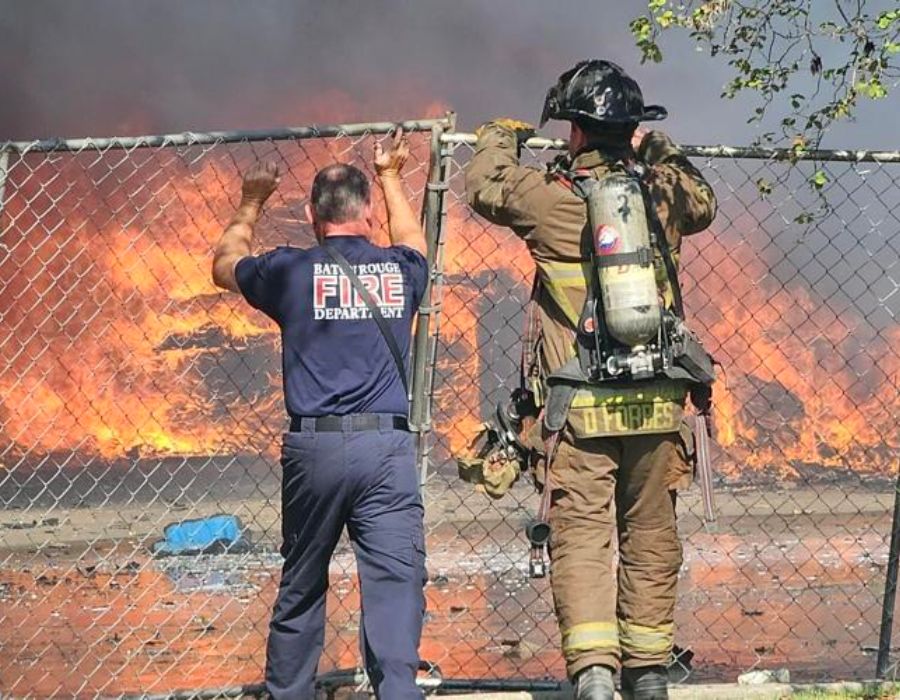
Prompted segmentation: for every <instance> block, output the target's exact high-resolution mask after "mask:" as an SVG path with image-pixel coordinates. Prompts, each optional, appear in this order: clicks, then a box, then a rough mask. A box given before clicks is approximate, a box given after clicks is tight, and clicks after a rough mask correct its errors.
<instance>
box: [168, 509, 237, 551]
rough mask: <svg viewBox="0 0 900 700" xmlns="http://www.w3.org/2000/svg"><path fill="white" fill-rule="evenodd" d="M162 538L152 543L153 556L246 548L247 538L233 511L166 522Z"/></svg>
mask: <svg viewBox="0 0 900 700" xmlns="http://www.w3.org/2000/svg"><path fill="white" fill-rule="evenodd" d="M163 535H164V536H165V537H164V539H161V540H157V541H156V542H154V543H153V553H154V554H155V555H157V556H169V555H176V554H206V553H212V552H239V551H246V550H247V549H248V547H249V541H248V539H247V536H246V533H245V531H244V526H243V525H242V524H241V521H240V519H239V518H238V517H237V516H234V515H211V516H209V517H206V518H197V519H195V520H182V521H181V522H178V523H170V524H169V525H166V527H165V529H164V530H163Z"/></svg>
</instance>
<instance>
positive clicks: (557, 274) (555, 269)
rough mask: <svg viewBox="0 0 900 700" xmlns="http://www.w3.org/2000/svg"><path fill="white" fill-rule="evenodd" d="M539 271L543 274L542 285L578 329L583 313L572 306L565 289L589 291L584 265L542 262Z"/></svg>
mask: <svg viewBox="0 0 900 700" xmlns="http://www.w3.org/2000/svg"><path fill="white" fill-rule="evenodd" d="M538 270H539V272H540V273H541V283H542V284H543V286H544V287H545V288H546V290H547V292H548V293H549V294H550V296H551V297H552V298H553V301H554V303H555V304H556V305H557V306H558V307H559V309H560V311H562V312H563V313H564V314H565V316H566V318H567V319H568V321H569V323H571V324H572V325H573V326H576V327H577V326H578V320H579V318H580V317H581V313H580V312H578V311H576V310H575V308H574V307H573V306H572V304H571V302H570V301H569V298H568V297H567V296H566V293H565V291H564V289H566V288H569V287H573V288H581V289H582V290H586V289H587V287H586V286H585V277H584V274H585V273H584V267H583V264H582V263H549V264H548V263H543V262H542V263H539V265H538ZM562 280H566V281H565V282H563V281H562Z"/></svg>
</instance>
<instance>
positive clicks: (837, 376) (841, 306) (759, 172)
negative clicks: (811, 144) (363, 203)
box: [428, 138, 900, 681]
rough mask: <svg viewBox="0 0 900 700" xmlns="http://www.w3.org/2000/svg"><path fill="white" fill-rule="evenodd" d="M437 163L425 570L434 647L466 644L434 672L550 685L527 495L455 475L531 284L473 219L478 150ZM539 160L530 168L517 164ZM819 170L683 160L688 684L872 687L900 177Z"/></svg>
mask: <svg viewBox="0 0 900 700" xmlns="http://www.w3.org/2000/svg"><path fill="white" fill-rule="evenodd" d="M447 149H448V153H449V154H450V163H449V167H448V174H447V177H448V181H449V191H450V195H449V201H448V204H447V221H446V233H445V237H446V242H445V244H446V255H445V259H446V264H445V278H444V279H445V284H444V289H443V291H442V300H443V301H442V307H443V308H442V316H441V321H440V328H441V331H440V338H439V341H438V342H439V346H440V347H439V352H438V358H439V359H438V364H437V368H436V384H435V398H436V403H435V408H434V424H435V426H436V430H437V436H436V439H435V440H434V442H433V445H432V448H431V455H430V456H431V461H432V463H433V465H436V466H434V467H432V472H431V476H430V481H429V484H428V494H429V496H430V504H431V507H430V509H429V513H430V516H431V518H433V519H434V520H435V521H436V522H435V523H434V524H433V525H432V527H433V533H434V536H433V539H434V542H433V543H431V546H430V550H429V556H430V561H431V564H430V566H431V569H432V572H433V573H438V574H439V575H441V576H442V578H441V581H444V580H445V579H446V580H447V581H449V583H445V590H446V592H445V593H440V590H441V589H440V588H438V590H436V591H435V592H434V594H433V595H434V597H439V596H441V595H443V596H444V597H447V598H448V600H447V602H446V603H444V604H443V606H442V607H438V608H437V610H436V612H435V613H433V619H432V620H431V622H430V626H429V629H430V633H431V634H432V635H442V636H443V637H444V638H445V639H447V640H449V639H451V638H455V639H457V640H459V641H457V642H456V643H455V644H454V645H452V646H449V647H448V648H449V650H448V651H447V652H445V653H444V655H443V656H442V657H440V656H439V657H438V658H437V661H438V663H440V664H442V666H448V667H449V668H452V669H457V668H458V669H459V672H460V673H463V674H466V675H472V676H475V677H482V676H485V675H487V676H489V677H496V678H508V677H520V676H525V677H529V678H542V677H551V678H561V677H563V676H564V666H563V663H562V660H561V658H560V654H559V651H558V649H559V638H558V631H557V628H556V624H555V620H554V616H553V610H552V602H551V597H550V591H549V590H548V584H547V582H546V580H530V579H529V578H528V577H527V559H528V554H527V543H526V540H525V537H524V533H523V527H524V524H525V523H526V522H527V521H528V520H529V517H530V514H533V513H534V512H536V510H537V497H536V495H535V494H534V493H533V489H532V487H531V484H530V479H522V480H520V482H519V483H518V484H517V485H516V486H514V488H513V490H512V491H511V493H510V494H508V495H507V496H506V497H505V498H504V499H503V500H500V501H496V502H494V501H490V500H489V499H488V498H487V497H485V496H483V495H480V494H476V493H474V492H471V490H470V491H466V489H465V488H463V489H461V488H460V484H459V482H458V481H457V477H456V473H455V472H456V470H455V465H454V464H453V461H452V459H451V457H452V455H454V454H458V453H459V452H460V450H462V449H463V448H464V446H465V445H466V443H467V442H468V441H469V440H470V439H471V437H472V436H473V434H474V432H475V431H476V430H477V429H478V426H479V424H480V422H481V421H482V420H485V419H487V418H489V416H490V412H491V411H492V410H493V407H495V406H496V405H497V403H498V402H501V401H505V400H508V396H509V390H511V389H512V388H514V387H515V386H517V384H518V374H517V372H518V364H519V359H520V344H519V338H520V335H521V332H522V327H523V308H524V306H525V304H526V302H527V300H528V297H529V291H530V286H531V278H532V274H533V265H532V262H531V260H530V257H529V255H528V253H527V250H526V248H525V246H524V244H523V243H522V242H521V241H518V240H517V239H516V237H515V236H514V235H513V233H512V232H511V231H509V230H507V229H503V228H499V227H494V226H491V225H489V224H488V223H487V222H486V221H484V220H483V219H481V218H479V217H477V216H476V215H474V214H473V213H472V212H471V211H470V210H469V209H468V207H467V206H466V204H465V193H464V182H463V180H464V178H463V170H464V167H465V164H466V162H467V161H468V159H469V157H470V156H471V153H472V145H471V140H468V141H466V140H465V139H463V138H460V139H458V140H453V141H452V142H449V143H448V144H447ZM705 150H709V149H702V148H697V149H693V150H692V151H690V152H691V153H692V154H694V155H695V156H696V155H697V154H701V153H703V152H704V151H705ZM550 155H554V154H551V153H547V152H545V151H537V152H535V151H534V150H530V149H528V148H525V149H523V153H522V162H523V163H526V164H535V165H538V166H541V165H542V163H543V162H545V161H546V160H547V159H548V157H549V156H550ZM763 155H765V154H763ZM772 155H774V154H770V156H772ZM824 155H825V158H824V159H823V160H820V161H818V162H800V163H798V164H797V165H796V167H791V166H790V165H789V164H788V163H785V162H783V161H779V160H777V159H775V158H774V157H769V158H765V157H763V158H738V157H727V156H724V157H721V156H720V157H695V162H696V163H697V165H698V166H700V167H701V168H702V170H703V172H704V173H705V174H706V175H707V177H708V179H709V180H710V182H711V184H712V185H713V188H714V190H715V191H716V193H717V196H718V199H719V213H718V216H717V218H716V220H715V222H714V224H713V225H712V227H711V228H710V230H708V231H707V232H704V233H701V234H698V235H696V236H692V237H690V238H688V239H686V240H685V242H684V245H683V254H682V262H683V274H682V275H681V278H682V283H683V286H684V292H685V303H686V307H687V311H688V316H689V322H690V324H691V326H692V327H694V328H696V330H697V331H698V332H699V333H700V335H701V337H702V339H703V342H704V344H705V345H706V346H707V347H708V348H709V349H710V350H711V351H712V352H713V354H714V355H715V356H716V357H717V359H718V360H719V361H720V362H721V363H722V367H721V370H722V371H721V378H720V380H719V381H718V382H717V386H716V390H715V391H716V398H715V400H716V415H715V419H716V424H717V435H716V437H717V440H716V445H715V446H714V454H713V466H714V471H715V476H716V483H715V487H716V491H717V494H716V499H717V505H718V509H719V514H720V517H719V523H718V524H719V530H718V533H717V534H710V533H708V532H707V531H706V529H705V528H704V525H703V521H702V513H703V508H702V501H701V499H700V494H699V492H698V487H697V486H694V487H693V488H692V489H691V490H688V491H686V492H684V493H682V494H681V495H680V497H679V519H680V520H679V527H680V531H681V535H682V538H683V540H684V542H685V563H684V567H683V570H682V574H681V579H680V580H681V583H680V590H679V602H678V607H677V612H676V627H677V635H676V644H677V645H678V650H677V653H678V655H679V656H678V658H677V659H676V660H675V663H674V664H673V669H672V671H673V676H674V677H676V678H677V679H679V680H688V679H690V680H692V681H698V680H721V679H724V680H733V679H734V678H735V676H736V675H737V674H738V673H740V672H742V671H746V670H751V669H756V668H776V667H788V668H789V669H790V670H791V672H792V678H795V679H799V680H804V679H805V680H821V679H824V678H867V677H871V676H872V675H873V669H874V663H875V651H876V649H877V645H878V627H879V620H880V613H881V597H882V592H883V587H884V569H885V565H886V560H887V553H888V543H889V533H890V523H891V518H890V516H891V508H892V505H893V497H894V488H893V479H894V478H895V476H896V473H897V469H898V446H900V430H898V422H897V416H898V415H900V397H898V396H900V395H898V384H900V350H898V348H900V328H898V325H897V318H898V315H900V294H898V285H900V265H898V258H900V239H898V238H897V236H896V231H897V227H898V224H900V218H898V216H897V214H896V211H897V207H898V204H900V189H898V187H897V177H898V175H900V173H898V168H900V164H897V163H896V162H895V163H875V162H840V161H829V160H827V157H828V154H824ZM895 160H896V159H895ZM820 170H821V172H822V173H824V175H825V177H826V180H825V184H824V185H823V186H822V187H821V189H817V188H816V187H815V186H813V185H811V184H810V182H809V180H810V178H812V177H813V175H814V174H815V173H816V172H818V171H820ZM469 488H470V489H471V487H469ZM439 599H441V598H439ZM445 670H446V669H445Z"/></svg>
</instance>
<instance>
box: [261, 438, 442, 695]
mask: <svg viewBox="0 0 900 700" xmlns="http://www.w3.org/2000/svg"><path fill="white" fill-rule="evenodd" d="M281 462H282V467H283V481H282V534H283V537H284V543H283V545H282V555H283V556H284V557H285V561H284V567H283V569H282V576H281V583H280V586H279V589H278V597H277V599H276V601H275V608H274V611H273V614H272V621H271V623H270V626H269V640H268V646H267V650H266V690H267V691H268V692H269V693H270V695H271V696H272V697H273V698H276V700H277V699H279V698H292V699H295V698H310V699H311V698H313V697H314V692H315V691H314V684H315V674H316V667H317V665H318V661H319V656H320V655H321V653H322V646H323V641H324V636H325V593H326V591H327V588H328V565H329V561H330V559H331V555H332V553H333V552H334V548H335V546H336V544H337V541H338V538H339V537H340V534H341V531H342V530H343V528H344V525H346V526H347V529H348V533H349V535H350V539H351V540H352V542H353V545H354V550H355V552H356V560H357V567H358V571H359V579H360V596H361V608H362V614H361V620H362V621H361V625H360V643H361V647H362V650H363V658H364V661H365V664H366V668H367V671H368V673H369V678H370V680H371V681H372V685H373V687H374V689H375V692H376V694H377V696H378V697H379V698H382V699H387V700H394V699H395V698H396V699H397V700H412V699H413V698H416V699H419V698H421V697H422V693H421V692H420V691H419V690H418V689H417V687H416V685H415V677H416V671H417V669H418V662H419V657H418V645H419V638H420V635H421V629H422V617H423V615H424V612H425V598H424V594H423V590H422V589H423V586H424V584H425V546H424V532H423V523H422V517H423V509H422V503H421V499H420V497H419V491H418V480H417V476H416V470H415V460H414V451H413V438H412V435H411V434H410V433H407V432H401V431H394V430H383V431H378V430H373V431H367V432H355V433H353V432H346V433H341V432H333V433H314V432H299V433H287V434H286V435H285V438H284V445H283V447H282V459H281Z"/></svg>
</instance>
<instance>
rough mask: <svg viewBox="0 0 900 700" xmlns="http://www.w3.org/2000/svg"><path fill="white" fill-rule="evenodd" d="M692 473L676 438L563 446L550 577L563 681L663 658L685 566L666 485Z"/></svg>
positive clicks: (556, 467) (557, 466)
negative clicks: (599, 668) (597, 667)
mask: <svg viewBox="0 0 900 700" xmlns="http://www.w3.org/2000/svg"><path fill="white" fill-rule="evenodd" d="M690 468H691V467H690V466H689V464H688V460H687V455H686V453H685V450H684V447H683V443H682V442H681V439H680V438H679V436H678V434H677V433H676V434H665V435H640V436H625V437H618V438H595V439H591V440H578V441H575V440H573V439H571V437H568V438H566V440H565V441H564V442H563V443H562V444H561V446H560V449H559V453H558V456H557V458H556V460H554V463H553V483H552V486H553V505H552V507H551V510H550V523H551V526H552V535H551V548H550V555H551V560H552V566H551V569H550V576H551V585H552V588H553V597H554V602H555V605H556V612H557V617H558V619H559V626H560V632H561V634H562V645H563V654H564V656H565V659H566V668H567V671H568V673H569V675H570V676H574V674H575V673H577V672H578V671H580V670H581V669H582V668H585V667H587V666H590V665H593V664H603V665H606V666H610V667H613V668H615V667H616V666H618V665H619V663H620V662H621V664H622V665H625V666H634V667H637V666H648V665H654V664H659V663H666V662H667V661H668V659H669V655H670V653H671V650H672V645H673V619H674V612H675V593H676V590H675V589H676V583H677V579H678V570H679V569H680V567H681V559H682V552H681V543H680V541H679V540H678V533H677V529H676V524H675V507H674V496H673V493H672V492H670V490H669V484H671V483H673V482H674V481H675V480H676V478H677V475H678V474H679V473H683V472H685V471H690ZM616 536H617V537H618V550H619V563H618V571H617V572H615V573H614V572H613V558H614V547H613V543H614V542H615V540H614V539H613V538H614V537H616Z"/></svg>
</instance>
